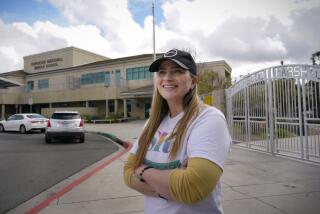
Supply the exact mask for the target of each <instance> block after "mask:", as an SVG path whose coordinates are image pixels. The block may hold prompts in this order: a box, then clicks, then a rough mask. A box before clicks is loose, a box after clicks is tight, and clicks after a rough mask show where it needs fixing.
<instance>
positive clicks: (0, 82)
mask: <svg viewBox="0 0 320 214" xmlns="http://www.w3.org/2000/svg"><path fill="white" fill-rule="evenodd" d="M22 85H23V84H21V83H18V82H16V81H13V80H8V79H6V78H3V77H0V89H5V88H9V87H13V86H22Z"/></svg>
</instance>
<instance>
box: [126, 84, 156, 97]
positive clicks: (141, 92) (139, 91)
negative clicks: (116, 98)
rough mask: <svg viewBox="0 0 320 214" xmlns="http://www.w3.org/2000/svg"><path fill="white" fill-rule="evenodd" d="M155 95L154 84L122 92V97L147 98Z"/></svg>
mask: <svg viewBox="0 0 320 214" xmlns="http://www.w3.org/2000/svg"><path fill="white" fill-rule="evenodd" d="M152 95H153V85H148V86H144V87H141V88H134V89H130V90H128V91H122V92H120V97H121V98H139V97H140V98H145V97H152Z"/></svg>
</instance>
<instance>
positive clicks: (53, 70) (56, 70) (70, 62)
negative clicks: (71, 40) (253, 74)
mask: <svg viewBox="0 0 320 214" xmlns="http://www.w3.org/2000/svg"><path fill="white" fill-rule="evenodd" d="M60 58H61V59H62V60H61V59H60ZM50 59H52V60H51V61H50ZM24 60H25V69H24V71H25V72H29V73H25V72H24V71H23V70H21V71H17V72H8V73H6V75H4V74H0V76H4V77H5V78H8V79H11V80H15V81H17V82H20V83H23V84H24V85H25V86H24V87H12V88H9V89H5V90H0V104H24V105H28V101H30V99H31V100H32V103H33V105H40V104H41V105H47V106H50V107H51V108H47V107H45V108H44V107H41V113H43V114H44V115H46V116H47V115H51V114H52V112H53V111H54V110H56V109H59V110H63V109H64V110H67V109H68V108H69V107H67V108H52V104H55V103H71V102H82V103H85V106H83V107H80V106H79V107H75V108H73V107H72V109H73V110H79V111H80V112H81V114H87V115H92V116H93V115H94V116H98V117H103V116H104V115H106V100H117V110H116V112H117V113H121V112H123V111H124V106H123V103H124V101H123V99H128V100H129V98H125V97H124V98H123V99H122V98H120V93H121V92H124V91H130V90H134V89H137V88H143V87H145V86H150V85H152V84H153V78H152V77H151V78H150V79H140V80H127V78H126V71H127V69H128V68H135V67H148V66H149V65H150V64H151V63H152V61H153V55H152V54H145V55H138V56H131V57H124V58H118V59H108V58H106V57H103V56H100V55H97V54H94V53H91V52H88V51H85V50H82V49H78V48H74V47H69V48H63V49H59V50H55V51H48V52H44V53H40V54H35V55H30V56H26V57H24ZM55 60H56V61H55ZM33 62H43V63H44V64H43V65H46V64H48V63H57V65H56V66H51V67H50V66H49V67H48V68H46V67H44V68H37V69H35V66H36V64H35V63H33ZM32 63H33V64H32ZM39 65H41V63H39ZM198 69H199V70H208V69H213V70H214V71H217V72H219V75H220V74H221V75H223V76H224V75H226V74H227V73H228V72H230V73H231V68H230V66H229V65H228V64H227V63H226V62H225V61H217V62H208V63H201V64H198ZM116 70H120V71H121V73H120V74H121V80H120V84H117V83H116ZM97 72H109V74H110V81H111V82H110V85H105V83H97V84H81V76H82V75H84V74H90V73H97ZM44 79H48V80H49V88H45V89H39V87H38V86H39V85H38V81H39V80H44ZM28 81H33V82H34V83H33V84H34V90H31V91H27V82H28ZM219 96H220V95H219ZM89 102H94V103H95V106H94V107H89ZM130 102H131V113H130V115H131V116H132V117H139V118H144V117H145V111H146V107H145V105H146V104H147V103H149V104H151V97H150V95H146V96H145V97H139V98H138V97H134V98H133V97H131V98H130ZM27 107H28V106H27Z"/></svg>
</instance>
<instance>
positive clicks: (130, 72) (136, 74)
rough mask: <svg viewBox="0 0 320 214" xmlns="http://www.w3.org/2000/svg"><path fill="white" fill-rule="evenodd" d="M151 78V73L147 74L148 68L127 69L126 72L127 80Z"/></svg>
mask: <svg viewBox="0 0 320 214" xmlns="http://www.w3.org/2000/svg"><path fill="white" fill-rule="evenodd" d="M152 77H153V73H151V72H149V67H148V66H144V67H136V68H127V70H126V79H127V80H141V79H151V78H152Z"/></svg>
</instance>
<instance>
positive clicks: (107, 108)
mask: <svg viewBox="0 0 320 214" xmlns="http://www.w3.org/2000/svg"><path fill="white" fill-rule="evenodd" d="M108 101H109V100H108V99H106V118H107V117H108V116H109V102H108Z"/></svg>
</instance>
